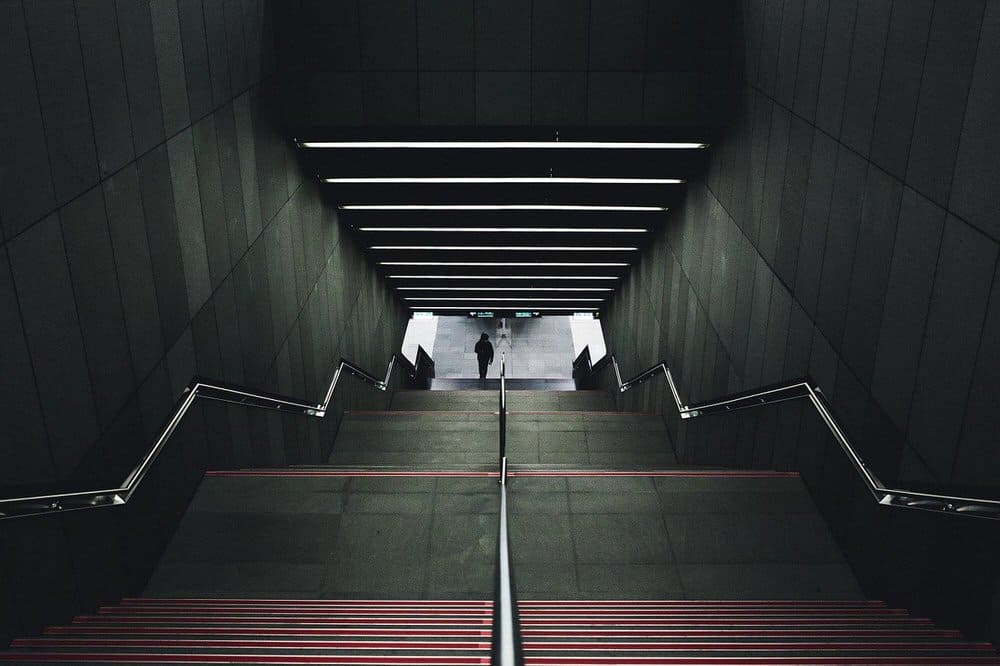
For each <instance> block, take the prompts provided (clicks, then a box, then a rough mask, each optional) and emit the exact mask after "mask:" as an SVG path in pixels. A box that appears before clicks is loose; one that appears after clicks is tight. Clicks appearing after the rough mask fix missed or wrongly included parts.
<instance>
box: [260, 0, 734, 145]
mask: <svg viewBox="0 0 1000 666" xmlns="http://www.w3.org/2000/svg"><path fill="white" fill-rule="evenodd" d="M731 15H732V7H731V5H730V3H728V2H721V1H717V0H709V1H708V2H698V3H692V2H688V1H687V0H657V1H656V2H647V0H627V1H623V0H513V1H512V0H369V1H367V2H360V3H358V2H354V0H349V1H343V0H302V1H301V2H298V3H295V9H294V10H293V9H292V3H289V8H288V10H287V11H284V12H283V16H282V22H281V24H279V25H277V26H276V31H277V33H278V34H280V35H282V36H283V37H282V39H281V42H282V43H283V44H284V45H285V46H287V47H288V48H287V49H286V51H285V52H284V58H283V66H282V69H283V71H285V72H287V73H289V74H292V73H293V72H298V73H300V74H301V76H297V77H296V78H295V79H294V84H293V86H292V87H291V90H292V95H291V96H297V97H299V101H300V105H301V108H300V109H299V118H298V120H299V123H300V124H301V125H302V126H309V125H315V124H319V125H344V126H359V125H412V126H416V125H431V126H435V125H438V126H440V125H445V126H449V125H450V126H454V125H467V126H474V125H478V126H503V125H515V126H518V125H519V126H526V125H554V126H581V125H588V124H590V125H641V124H694V123H711V122H713V121H715V120H717V119H718V114H719V112H721V111H722V109H723V108H724V106H725V99H723V98H720V94H722V93H724V92H725V87H726V86H725V83H726V80H727V79H728V73H729V55H730V51H729V39H728V31H729V28H730V25H731V20H730V17H731ZM285 35H287V36H288V37H287V39H286V38H285V37H284V36H285ZM289 80H291V79H289Z"/></svg>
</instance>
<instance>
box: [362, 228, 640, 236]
mask: <svg viewBox="0 0 1000 666" xmlns="http://www.w3.org/2000/svg"><path fill="white" fill-rule="evenodd" d="M358 229H359V230H360V231H369V232H372V231H376V232H381V231H386V232H407V231H419V232H427V233H449V232H451V233H524V234H616V233H622V234H644V233H646V232H647V231H649V230H648V229H638V228H635V227H629V228H618V229H612V228H608V227H358Z"/></svg>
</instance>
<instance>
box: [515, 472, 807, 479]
mask: <svg viewBox="0 0 1000 666" xmlns="http://www.w3.org/2000/svg"><path fill="white" fill-rule="evenodd" d="M507 475H508V476H512V477H514V476H545V477H550V476H552V477H564V476H565V477H590V476H655V477H679V478H684V477H707V478H736V479H755V478H775V477H786V478H797V477H798V476H799V473H798V472H758V471H750V470H748V471H731V472H727V471H718V472H716V471H702V470H689V471H675V470H660V471H655V470H649V471H632V470H510V471H508V472H507Z"/></svg>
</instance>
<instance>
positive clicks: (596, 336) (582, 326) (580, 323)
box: [569, 317, 607, 363]
mask: <svg viewBox="0 0 1000 666" xmlns="http://www.w3.org/2000/svg"><path fill="white" fill-rule="evenodd" d="M569 327H570V330H571V331H573V358H576V357H577V356H579V355H580V352H582V351H583V348H584V347H586V346H588V345H589V346H590V359H591V362H593V363H596V362H597V361H599V360H600V359H602V358H604V355H605V354H606V353H607V347H606V346H605V344H604V329H603V328H601V320H600V319H576V318H573V317H571V318H570V320H569Z"/></svg>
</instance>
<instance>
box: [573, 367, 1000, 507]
mask: <svg viewBox="0 0 1000 666" xmlns="http://www.w3.org/2000/svg"><path fill="white" fill-rule="evenodd" d="M584 351H588V350H587V349H586V348H585V349H584ZM609 356H610V359H611V361H610V363H611V365H612V367H614V370H615V380H616V382H617V383H618V392H619V393H625V392H626V391H629V390H631V389H633V388H635V387H636V386H639V385H641V384H644V383H645V382H647V381H649V380H650V379H652V378H654V377H656V376H658V375H660V374H662V375H663V376H664V377H665V378H666V380H667V386H668V387H669V388H670V395H671V396H672V397H673V400H674V405H675V406H676V407H677V412H678V413H679V414H680V417H681V418H682V419H692V418H697V417H700V416H708V415H712V414H723V413H729V412H734V411H737V410H741V409H748V408H751V407H762V406H764V405H772V404H776V403H779V402H785V401H788V400H797V399H801V398H806V399H808V400H809V403H810V404H811V405H812V406H813V408H814V409H815V410H816V412H817V413H818V414H819V416H820V418H821V419H822V421H823V424H824V425H826V427H827V429H828V430H829V431H830V434H832V435H833V437H834V439H835V440H837V443H838V444H839V445H840V448H841V450H842V451H843V452H844V454H845V455H846V456H847V458H848V460H849V461H850V462H851V466H852V467H854V469H855V471H857V473H858V474H859V475H860V476H861V479H862V481H863V482H864V484H865V486H866V487H867V488H868V490H869V492H870V493H871V494H872V496H873V497H874V498H875V500H876V501H877V502H878V503H879V504H882V505H884V506H896V507H902V508H906V509H919V510H923V511H936V512H939V513H949V514H961V515H967V516H978V517H984V518H993V519H1000V500H993V499H988V498H982V497H962V496H957V495H945V494H939V493H930V492H925V491H917V490H906V489H903V488H893V487H890V486H888V485H886V484H884V483H883V482H882V481H881V480H880V479H879V478H878V476H877V475H876V474H875V472H874V471H873V470H872V468H871V466H870V465H869V464H868V463H867V462H866V461H865V459H864V458H863V457H862V456H861V454H860V453H859V452H858V450H857V449H856V448H855V447H854V446H853V445H852V444H851V441H850V439H849V438H848V436H847V433H846V431H845V430H844V428H843V427H841V425H840V423H839V422H838V421H837V418H836V417H835V416H834V415H833V410H832V409H831V407H830V405H829V403H827V401H826V398H825V397H824V396H823V392H822V390H821V389H820V387H819V386H817V385H816V384H814V383H813V382H812V381H811V380H810V379H809V378H808V377H802V378H798V379H793V380H791V381H788V382H784V383H780V384H773V385H771V386H766V387H761V388H758V389H753V390H751V391H746V392H742V393H734V394H731V395H728V396H724V397H722V398H717V399H715V400H708V401H705V402H700V403H696V404H693V405H688V404H686V403H685V402H684V401H683V400H682V399H681V396H680V393H679V392H678V390H677V383H676V382H675V381H674V376H673V373H671V372H670V368H669V367H668V366H667V363H666V361H660V362H659V363H657V364H656V365H654V366H652V367H650V368H647V369H646V370H643V371H642V372H640V373H639V374H637V375H636V376H634V377H632V378H631V379H628V380H624V381H623V380H622V374H621V369H620V368H619V367H618V360H617V359H616V358H615V356H614V354H610V355H609ZM578 361H579V362H582V363H585V364H586V366H587V367H586V368H585V372H588V371H589V372H598V371H599V370H600V369H601V367H603V365H602V366H601V367H598V366H597V365H590V355H589V352H588V353H587V354H584V353H582V352H581V354H580V357H578Z"/></svg>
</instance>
